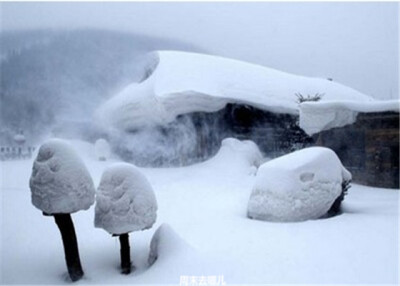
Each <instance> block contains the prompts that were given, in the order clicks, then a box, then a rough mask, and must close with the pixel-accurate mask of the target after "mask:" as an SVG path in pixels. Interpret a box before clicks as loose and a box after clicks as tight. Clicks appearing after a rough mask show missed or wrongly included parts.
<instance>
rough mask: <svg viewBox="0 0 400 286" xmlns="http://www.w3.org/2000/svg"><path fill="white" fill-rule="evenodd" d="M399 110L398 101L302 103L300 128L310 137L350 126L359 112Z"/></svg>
mask: <svg viewBox="0 0 400 286" xmlns="http://www.w3.org/2000/svg"><path fill="white" fill-rule="evenodd" d="M399 109H400V101H399V100H386V101H371V102H362V101H361V102H360V101H349V100H346V101H327V102H304V103H302V104H301V105H300V127H301V128H302V129H303V130H304V131H305V132H306V133H308V134H309V135H312V134H315V133H318V132H321V131H323V130H329V129H331V128H335V127H342V126H345V125H348V124H352V123H354V122H355V121H356V119H357V115H358V113H360V112H362V113H369V112H387V111H393V112H399Z"/></svg>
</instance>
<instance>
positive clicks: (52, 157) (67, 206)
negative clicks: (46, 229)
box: [30, 139, 95, 214]
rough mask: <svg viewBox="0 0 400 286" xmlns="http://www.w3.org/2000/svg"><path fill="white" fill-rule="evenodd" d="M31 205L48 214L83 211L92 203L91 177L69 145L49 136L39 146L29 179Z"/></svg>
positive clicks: (92, 186) (93, 192) (92, 187)
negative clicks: (47, 139)
mask: <svg viewBox="0 0 400 286" xmlns="http://www.w3.org/2000/svg"><path fill="white" fill-rule="evenodd" d="M30 188H31V193H32V204H33V205H34V206H35V207H37V208H38V209H40V210H42V211H43V212H45V213H48V214H54V213H74V212H77V211H79V210H87V209H88V208H89V207H90V206H91V205H92V204H93V203H94V195H95V189H94V185H93V181H92V178H91V176H90V174H89V172H88V170H87V169H86V167H85V165H84V163H83V161H82V160H81V158H80V157H79V156H78V154H77V153H76V152H75V150H74V149H73V147H72V146H71V145H70V144H69V143H67V142H65V141H63V140H61V139H51V140H49V141H47V142H45V143H44V144H43V145H42V146H41V147H40V149H39V153H38V155H37V157H36V159H35V161H34V163H33V170H32V175H31V178H30Z"/></svg>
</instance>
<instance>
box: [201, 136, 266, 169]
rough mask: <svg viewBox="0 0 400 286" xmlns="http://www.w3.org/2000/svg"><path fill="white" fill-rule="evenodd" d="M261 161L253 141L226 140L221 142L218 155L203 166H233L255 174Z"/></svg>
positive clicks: (261, 157)
mask: <svg viewBox="0 0 400 286" xmlns="http://www.w3.org/2000/svg"><path fill="white" fill-rule="evenodd" d="M262 161H263V156H262V154H261V151H260V149H259V148H258V146H257V144H256V143H254V142H253V141H251V140H243V141H241V140H238V139H235V138H226V139H224V140H222V143H221V148H220V149H219V151H218V153H217V154H216V155H215V156H214V157H213V158H212V159H210V160H209V161H207V162H205V163H204V164H213V165H217V166H218V165H221V167H224V168H226V167H227V166H226V165H227V164H229V165H235V166H240V167H241V168H240V169H244V168H245V169H248V170H250V171H253V172H254V173H255V172H256V170H257V168H258V167H259V166H260V165H261V162H262Z"/></svg>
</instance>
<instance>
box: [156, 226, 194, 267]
mask: <svg viewBox="0 0 400 286" xmlns="http://www.w3.org/2000/svg"><path fill="white" fill-rule="evenodd" d="M193 251H194V250H193V248H192V247H191V246H190V245H188V244H187V243H186V242H185V241H184V240H183V239H182V238H181V237H180V236H179V235H178V234H177V233H176V232H175V231H174V230H173V229H172V228H171V227H170V226H169V225H168V224H165V223H164V224H162V225H161V226H160V227H159V228H158V229H157V231H156V232H155V233H154V235H153V238H152V239H151V242H150V253H149V259H148V263H149V265H150V266H151V265H153V264H154V263H155V262H156V261H157V260H158V261H159V263H163V261H165V260H167V259H168V257H171V256H173V255H174V254H175V255H179V254H182V253H188V252H189V253H191V252H193Z"/></svg>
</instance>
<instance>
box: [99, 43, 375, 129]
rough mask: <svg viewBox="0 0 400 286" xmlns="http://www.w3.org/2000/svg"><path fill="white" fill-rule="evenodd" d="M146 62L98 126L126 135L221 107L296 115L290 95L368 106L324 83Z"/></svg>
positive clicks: (202, 61)
mask: <svg viewBox="0 0 400 286" xmlns="http://www.w3.org/2000/svg"><path fill="white" fill-rule="evenodd" d="M148 57H149V59H150V60H149V62H150V63H151V65H152V67H153V69H152V70H151V72H149V74H148V77H147V78H146V79H145V80H144V81H143V82H141V83H139V84H137V83H134V84H131V85H129V86H127V87H126V88H125V89H124V90H123V91H122V92H120V93H119V94H117V95H116V96H114V97H112V98H111V99H110V100H108V101H107V102H106V103H105V104H103V105H102V106H101V107H100V108H99V109H98V110H97V112H96V117H97V119H98V122H99V123H100V124H102V125H104V124H106V125H111V126H113V127H116V128H118V129H122V130H132V129H137V128H140V127H142V126H144V125H148V124H161V125H162V124H165V123H169V122H172V121H173V120H174V119H175V118H176V117H177V116H178V115H181V114H186V113H191V112H214V111H218V110H220V109H222V108H223V107H225V105H226V104H227V103H241V104H248V105H252V106H255V107H258V108H260V109H264V110H268V111H272V112H281V113H290V114H297V113H298V104H297V102H296V96H295V94H296V93H301V94H304V95H315V94H317V93H319V94H324V96H323V98H322V101H325V100H355V101H360V102H367V101H372V100H373V99H372V98H371V97H369V96H367V95H364V94H362V93H360V92H358V91H356V90H354V89H351V88H349V87H346V86H343V85H341V84H339V83H336V82H332V81H329V80H327V79H320V78H309V77H304V76H298V75H293V74H289V73H285V72H281V71H278V70H274V69H271V68H267V67H263V66H258V65H255V64H250V63H245V62H241V61H237V60H232V59H226V58H221V57H216V56H210V55H204V54H194V53H187V52H176V51H159V52H155V53H152V54H150V55H149V56H148ZM154 62H156V64H154Z"/></svg>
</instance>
